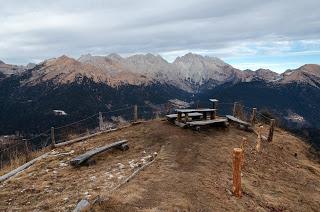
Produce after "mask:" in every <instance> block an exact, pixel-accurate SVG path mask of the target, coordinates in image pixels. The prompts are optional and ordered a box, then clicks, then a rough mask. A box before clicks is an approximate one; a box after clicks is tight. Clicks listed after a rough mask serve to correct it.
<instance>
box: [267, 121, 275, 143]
mask: <svg viewBox="0 0 320 212" xmlns="http://www.w3.org/2000/svg"><path fill="white" fill-rule="evenodd" d="M275 122H276V120H274V119H271V120H270V129H269V135H268V142H272V140H273V131H274V125H275Z"/></svg>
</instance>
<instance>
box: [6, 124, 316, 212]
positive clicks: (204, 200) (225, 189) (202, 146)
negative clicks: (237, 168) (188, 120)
mask: <svg viewBox="0 0 320 212" xmlns="http://www.w3.org/2000/svg"><path fill="white" fill-rule="evenodd" d="M243 137H245V138H246V139H247V142H246V144H245V146H244V152H245V162H244V164H243V169H242V179H241V181H242V197H241V198H236V197H234V196H233V195H232V151H233V148H236V147H240V146H241V144H242V141H243ZM120 139H127V140H128V144H129V146H130V149H129V150H128V151H125V152H121V151H119V150H114V151H111V152H106V153H103V154H101V155H99V156H96V157H95V164H91V165H90V166H84V167H81V168H72V167H71V166H70V165H69V164H68V161H69V160H70V159H71V158H73V157H75V156H76V155H79V154H81V153H84V152H85V151H87V150H89V149H91V148H94V147H98V146H103V145H105V144H108V143H111V142H114V141H117V140H120ZM256 139H257V136H256V135H255V134H254V133H250V132H245V131H241V130H238V129H236V128H234V127H232V126H230V127H229V128H228V129H224V128H221V129H220V128H212V129H208V130H205V131H201V132H195V131H192V130H186V129H181V128H178V127H176V126H173V125H171V124H169V123H167V122H166V121H159V120H155V121H150V122H145V123H141V124H138V125H134V126H131V127H128V128H125V129H122V130H120V131H116V132H112V133H110V134H105V135H101V136H98V137H96V138H93V139H90V140H87V141H85V142H81V143H76V144H73V145H70V146H66V147H61V148H57V149H55V150H54V151H52V152H51V153H50V155H49V156H48V157H47V158H45V159H43V160H41V161H38V162H37V163H36V164H34V165H33V166H31V167H30V168H28V169H27V170H26V171H24V172H23V173H21V174H19V175H18V176H16V177H14V178H12V179H10V180H8V181H6V182H5V183H1V184H0V209H3V210H6V209H23V210H26V211H28V210H34V209H40V210H49V211H65V210H67V211H68V210H72V209H73V208H74V207H75V206H76V204H77V202H78V201H79V200H81V199H83V198H87V199H88V200H89V201H90V202H91V203H93V202H94V201H95V204H94V205H93V208H92V210H93V211H158V210H169V211H171V210H187V211H188V210H191V211H196V210H203V211H214V210H217V211H223V210H229V211H235V210H243V211H244V210H246V211H247V210H250V211H282V210H288V211H317V210H318V208H319V207H320V165H319V162H317V161H313V160H311V159H310V158H309V157H308V155H309V154H310V153H309V151H308V146H307V145H306V144H304V142H303V141H301V140H300V139H298V138H296V137H294V136H293V135H291V134H289V133H287V132H285V131H283V130H280V129H278V128H276V130H275V133H274V140H273V142H272V143H267V142H265V141H262V142H261V152H259V153H257V152H256V150H255V145H256ZM160 150H161V151H160ZM154 152H157V153H158V154H157V157H156V160H155V162H154V163H153V164H151V165H150V166H148V167H147V168H145V169H144V170H143V171H141V172H139V173H138V174H137V175H136V176H135V177H134V178H133V179H132V180H130V181H129V182H128V183H126V184H124V185H122V186H121V187H120V188H118V189H117V190H115V191H114V192H110V191H112V190H113V188H115V187H117V185H119V184H121V183H122V182H123V179H125V178H126V177H128V176H130V175H131V174H132V173H133V172H134V171H135V170H136V167H134V165H133V164H137V163H136V162H138V161H141V159H142V160H144V159H145V158H147V157H148V156H149V155H152V154H153V153H154ZM132 160H134V161H135V162H132ZM97 200H98V201H97Z"/></svg>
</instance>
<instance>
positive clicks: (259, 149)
mask: <svg viewBox="0 0 320 212" xmlns="http://www.w3.org/2000/svg"><path fill="white" fill-rule="evenodd" d="M262 129H263V126H260V127H259V128H258V138H257V145H256V150H257V152H260V151H261V140H262V135H261V134H262Z"/></svg>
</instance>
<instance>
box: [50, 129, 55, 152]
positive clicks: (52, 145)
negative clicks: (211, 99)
mask: <svg viewBox="0 0 320 212" xmlns="http://www.w3.org/2000/svg"><path fill="white" fill-rule="evenodd" d="M55 144H56V140H55V137H54V127H51V147H52V148H54V147H55Z"/></svg>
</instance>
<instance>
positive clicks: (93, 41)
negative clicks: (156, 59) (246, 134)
mask: <svg viewBox="0 0 320 212" xmlns="http://www.w3.org/2000/svg"><path fill="white" fill-rule="evenodd" d="M319 6H320V2H319V1H318V0H307V1H290V0H280V1H260V0H243V1H231V0H225V1H223V0H214V1H212V0H211V1H209V0H184V1H182V0H181V1H172V0H171V1H169V0H163V1H150V0H141V1H131V0H120V1H119V0H118V1H101V0H100V1H98V0H93V1H89V0H87V1H84V0H77V1H64V0H57V1H46V0H42V1H41V0H33V1H31V0H29V1H24V3H23V4H22V3H21V1H18V0H11V1H4V2H1V7H0V27H1V29H2V30H1V31H0V58H1V59H2V60H4V61H6V62H12V63H27V62H29V61H31V60H38V59H46V58H48V57H55V56H59V55H61V54H68V55H70V56H74V57H78V56H79V55H80V54H84V53H93V54H107V53H110V52H117V53H122V54H130V53H135V52H153V53H161V52H170V51H183V50H193V49H202V50H212V52H216V53H217V54H218V55H216V56H221V55H223V56H225V55H226V54H228V52H226V50H228V49H230V52H229V54H230V55H232V54H234V52H233V51H232V47H233V46H239V45H241V44H243V43H246V42H253V43H254V42H261V41H270V42H274V41H295V40H314V39H319V37H320V36H319V35H320V22H319V20H320V13H319V12H318V8H319ZM219 52H224V53H223V54H219Z"/></svg>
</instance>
